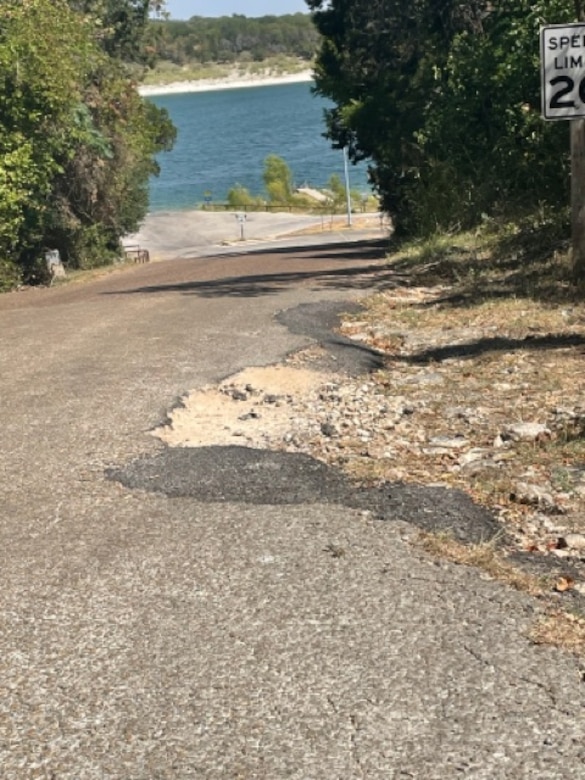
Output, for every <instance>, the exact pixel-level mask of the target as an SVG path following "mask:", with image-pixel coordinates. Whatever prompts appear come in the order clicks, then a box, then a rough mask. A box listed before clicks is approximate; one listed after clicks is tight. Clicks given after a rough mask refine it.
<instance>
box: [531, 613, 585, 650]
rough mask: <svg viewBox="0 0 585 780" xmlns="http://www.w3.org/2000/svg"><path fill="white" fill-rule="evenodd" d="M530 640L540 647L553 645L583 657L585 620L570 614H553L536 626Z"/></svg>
mask: <svg viewBox="0 0 585 780" xmlns="http://www.w3.org/2000/svg"><path fill="white" fill-rule="evenodd" d="M530 639H531V640H532V641H533V642H535V643H536V644H539V645H553V646H554V647H558V648H560V649H562V650H568V651H569V652H571V653H575V654H576V655H583V654H585V619H584V618H583V617H582V616H580V615H575V614H573V613H570V612H562V611H560V610H559V611H556V612H553V613H551V614H550V615H547V616H546V617H544V618H543V619H542V620H540V621H539V622H538V623H537V624H536V625H535V626H534V628H533V629H532V631H531V632H530Z"/></svg>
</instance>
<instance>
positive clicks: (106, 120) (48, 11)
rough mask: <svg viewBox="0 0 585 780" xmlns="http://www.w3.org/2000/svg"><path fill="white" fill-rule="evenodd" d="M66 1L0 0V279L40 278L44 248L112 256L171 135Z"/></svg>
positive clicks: (96, 260)
mask: <svg viewBox="0 0 585 780" xmlns="http://www.w3.org/2000/svg"><path fill="white" fill-rule="evenodd" d="M71 5H76V4H74V3H68V2H66V0H27V2H26V3H23V2H21V1H20V0H5V2H4V3H3V5H2V6H1V7H0V273H2V275H3V277H4V278H5V279H7V280H8V282H7V283H13V282H14V281H15V280H16V279H17V277H24V278H26V279H29V280H34V279H38V278H39V271H40V270H41V269H42V257H43V254H44V251H45V250H46V249H48V248H52V249H58V250H59V251H60V252H61V254H62V257H63V259H64V260H65V261H66V262H68V263H69V264H70V265H71V266H80V267H83V266H87V265H95V264H100V263H104V262H107V261H108V260H110V259H111V258H112V257H113V256H114V255H115V254H118V253H119V251H120V245H119V242H120V237H121V236H122V235H124V234H125V233H126V232H129V231H131V230H133V229H135V228H136V227H137V225H138V223H139V221H140V220H141V219H142V218H143V216H144V215H145V213H146V209H147V204H148V179H149V176H150V175H151V174H152V173H155V172H156V170H157V166H156V163H155V160H154V155H155V154H156V153H157V152H159V151H162V150H164V149H166V148H169V147H170V146H171V145H172V142H173V139H174V128H173V127H172V125H171V123H170V121H169V119H168V116H167V115H166V113H165V112H163V111H160V110H159V109H157V108H156V107H155V106H153V105H152V104H151V103H147V102H146V101H144V100H143V99H142V98H141V97H140V96H139V95H138V93H137V91H136V88H135V85H134V82H133V79H132V78H131V74H130V72H129V71H128V69H127V67H126V65H125V64H124V62H122V60H120V59H118V57H117V55H116V56H114V55H112V54H111V53H108V51H107V49H108V46H105V45H103V40H102V39H100V35H98V31H99V30H100V29H102V28H101V26H100V23H99V22H98V19H97V17H93V16H92V17H91V18H92V19H94V22H95V24H94V25H93V26H92V24H89V23H88V18H89V17H88V16H87V14H82V13H81V12H80V10H79V9H72V8H71V7H70V6H71ZM87 5H90V4H89V3H87ZM91 5H93V6H95V7H97V6H98V5H99V6H100V7H101V6H103V7H106V6H107V7H113V3H112V4H110V3H108V2H106V0H104V2H103V3H99V2H98V1H97V0H96V2H95V3H91ZM129 5H134V6H136V7H137V8H138V5H139V4H138V3H134V4H133V3H129ZM142 6H144V3H142ZM41 29H42V31H43V34H42V36H40V35H39V34H38V31H39V30H41ZM126 51H127V56H128V57H130V49H127V50H126ZM125 56H126V55H125Z"/></svg>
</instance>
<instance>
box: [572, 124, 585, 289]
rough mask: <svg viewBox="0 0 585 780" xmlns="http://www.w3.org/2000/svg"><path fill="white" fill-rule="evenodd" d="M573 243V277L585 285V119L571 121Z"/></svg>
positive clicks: (579, 283)
mask: <svg viewBox="0 0 585 780" xmlns="http://www.w3.org/2000/svg"><path fill="white" fill-rule="evenodd" d="M571 244H572V249H573V277H574V279H575V282H576V283H577V284H578V285H579V286H584V285H585V120H583V119H574V120H573V121H572V122H571Z"/></svg>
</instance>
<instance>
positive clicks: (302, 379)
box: [153, 366, 329, 449]
mask: <svg viewBox="0 0 585 780" xmlns="http://www.w3.org/2000/svg"><path fill="white" fill-rule="evenodd" d="M328 379H329V377H328V376H327V375H325V374H323V373H319V372H316V371H311V370H309V369H305V368H295V367H291V366H268V367H262V368H254V367H252V368H246V369H244V370H243V371H241V372H240V373H238V374H235V375H234V376H231V377H228V378H227V379H225V380H224V381H223V382H221V383H220V384H219V385H217V386H212V387H204V388H202V389H200V390H197V391H195V392H194V393H192V394H190V395H188V396H187V397H186V398H185V399H183V403H182V405H181V406H179V407H177V408H176V409H174V410H173V411H172V413H171V414H170V420H169V423H168V424H166V425H163V426H161V427H159V428H156V429H155V430H154V431H153V435H155V436H157V437H158V438H160V439H162V441H164V442H165V443H166V444H168V445H169V446H171V447H205V446H225V445H230V444H232V445H234V444H235V445H239V446H246V447H254V448H257V449H262V448H266V447H268V446H269V445H270V443H271V442H274V441H275V440H276V439H282V438H283V437H284V436H285V435H286V433H287V432H288V431H290V429H291V427H292V426H294V414H295V412H294V409H295V408H296V406H297V405H298V403H299V402H300V401H302V400H303V399H304V398H308V397H309V396H312V395H313V394H315V393H316V392H317V391H318V389H319V387H321V386H322V385H324V384H326V383H327V381H328Z"/></svg>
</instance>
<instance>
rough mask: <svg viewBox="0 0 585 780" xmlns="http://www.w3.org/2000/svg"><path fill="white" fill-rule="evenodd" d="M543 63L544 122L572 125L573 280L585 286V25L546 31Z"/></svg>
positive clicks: (542, 44) (550, 27)
mask: <svg viewBox="0 0 585 780" xmlns="http://www.w3.org/2000/svg"><path fill="white" fill-rule="evenodd" d="M579 16H580V17H581V16H582V13H581V11H579ZM540 61H541V81H542V116H543V118H544V119H547V120H559V119H561V120H563V119H564V120H570V122H571V242H572V252H573V276H574V279H575V281H576V282H577V283H578V284H579V286H585V23H578V24H553V25H548V26H546V27H542V28H541V30H540Z"/></svg>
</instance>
